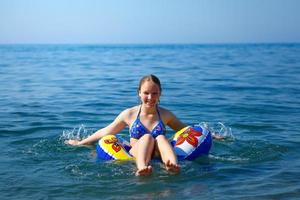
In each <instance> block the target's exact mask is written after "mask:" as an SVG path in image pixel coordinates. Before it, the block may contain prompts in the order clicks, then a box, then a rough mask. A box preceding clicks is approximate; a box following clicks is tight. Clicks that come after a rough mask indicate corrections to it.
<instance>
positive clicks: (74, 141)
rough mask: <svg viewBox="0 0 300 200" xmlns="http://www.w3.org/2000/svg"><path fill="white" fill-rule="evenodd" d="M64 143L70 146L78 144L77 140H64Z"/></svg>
mask: <svg viewBox="0 0 300 200" xmlns="http://www.w3.org/2000/svg"><path fill="white" fill-rule="evenodd" d="M65 144H69V145H72V146H78V145H79V140H66V141H65Z"/></svg>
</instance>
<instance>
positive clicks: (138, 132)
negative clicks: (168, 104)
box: [129, 106, 166, 139]
mask: <svg viewBox="0 0 300 200" xmlns="http://www.w3.org/2000/svg"><path fill="white" fill-rule="evenodd" d="M156 110H157V114H158V118H159V121H158V123H157V125H156V126H155V127H154V128H153V129H152V131H149V130H148V129H147V128H146V127H145V126H144V125H143V123H142V122H141V120H140V113H141V106H140V109H139V113H138V115H137V117H136V119H135V121H134V122H133V124H132V126H131V128H130V129H129V134H130V137H131V138H134V139H140V138H141V137H142V136H143V135H145V134H151V135H152V136H153V137H154V138H156V137H157V136H159V135H165V134H166V127H165V125H164V122H163V121H162V119H161V117H160V113H159V110H158V107H156Z"/></svg>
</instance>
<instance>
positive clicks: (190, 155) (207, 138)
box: [96, 126, 212, 160]
mask: <svg viewBox="0 0 300 200" xmlns="http://www.w3.org/2000/svg"><path fill="white" fill-rule="evenodd" d="M171 145H172V146H173V148H174V151H175V153H176V155H177V158H178V160H195V159H196V158H198V157H199V156H202V155H207V154H208V153H209V151H210V148H211V146H212V136H211V133H210V131H209V130H207V129H206V128H204V127H203V126H187V127H185V128H183V129H181V130H180V131H178V132H176V133H175V134H174V136H173V138H172V140H171ZM129 150H130V145H129V143H128V142H127V141H125V140H122V139H121V138H118V137H116V136H115V135H106V136H104V137H103V138H101V139H100V140H99V141H98V144H97V146H96V151H97V157H98V158H99V159H102V160H133V159H134V158H133V157H132V156H131V155H130V153H129Z"/></svg>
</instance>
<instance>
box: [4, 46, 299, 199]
mask: <svg viewBox="0 0 300 200" xmlns="http://www.w3.org/2000/svg"><path fill="white" fill-rule="evenodd" d="M150 73H151V74H155V75H157V76H158V77H159V78H160V79H161V82H162V86H163V94H162V97H161V101H160V102H161V106H163V107H166V108H168V109H169V110H171V111H172V112H173V113H175V114H176V115H177V117H178V118H180V119H181V120H182V121H183V122H185V123H187V124H199V123H201V124H205V125H207V126H208V127H209V128H210V129H212V130H215V131H218V132H220V134H222V135H224V136H225V137H226V139H225V140H224V141H214V142H213V147H212V149H211V151H210V154H209V156H208V157H204V158H200V159H198V160H196V161H193V162H191V161H184V162H181V163H180V164H181V166H182V171H181V173H180V174H179V175H172V174H169V173H167V172H166V171H165V170H164V169H162V166H161V164H160V163H159V162H153V163H152V164H153V167H154V172H153V174H152V175H151V176H149V177H135V176H134V173H135V164H134V163H133V162H103V161H100V160H97V159H96V157H95V148H94V147H91V148H86V147H71V146H68V145H65V144H64V140H66V139H69V138H84V137H87V136H88V135H90V134H92V133H93V132H94V131H96V130H97V129H99V128H101V127H103V126H105V125H107V124H108V123H110V122H111V121H112V120H113V119H114V118H115V117H116V116H117V115H118V114H119V112H120V111H122V110H123V109H125V108H127V107H130V106H134V105H136V104H137V103H138V102H139V100H138V97H137V93H136V90H137V85H138V82H139V79H140V78H141V77H142V76H144V75H146V74H150ZM0 119H1V120H0V139H1V143H0V149H1V154H0V178H1V180H0V191H1V199H72V200H74V199H299V197H300V181H299V178H300V172H299V169H300V155H299V147H300V134H299V129H300V45H299V44H224V45H0ZM172 134H174V132H173V131H172V130H170V129H168V136H171V135H172ZM120 135H122V136H123V137H124V138H127V139H128V129H125V130H124V131H122V132H121V133H120Z"/></svg>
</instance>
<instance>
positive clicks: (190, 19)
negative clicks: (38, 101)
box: [0, 0, 300, 44]
mask: <svg viewBox="0 0 300 200" xmlns="http://www.w3.org/2000/svg"><path fill="white" fill-rule="evenodd" d="M291 42H297V43H299V42H300V0H49V1H46V0H0V44H169V43H176V44H181V43H183V44H194V43H197V44H202V43H291Z"/></svg>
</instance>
